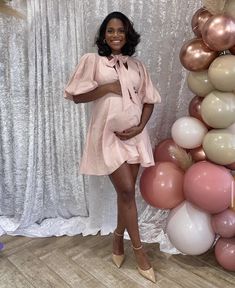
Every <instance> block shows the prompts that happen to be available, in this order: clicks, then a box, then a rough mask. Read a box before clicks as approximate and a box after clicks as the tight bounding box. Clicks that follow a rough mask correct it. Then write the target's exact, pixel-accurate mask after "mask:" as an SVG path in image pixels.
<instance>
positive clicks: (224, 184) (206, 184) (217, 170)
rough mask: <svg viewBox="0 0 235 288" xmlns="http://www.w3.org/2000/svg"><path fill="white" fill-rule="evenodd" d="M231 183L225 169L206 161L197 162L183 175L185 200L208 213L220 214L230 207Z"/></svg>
mask: <svg viewBox="0 0 235 288" xmlns="http://www.w3.org/2000/svg"><path fill="white" fill-rule="evenodd" d="M233 181H234V180H233V177H232V175H231V174H230V173H229V170H228V169H226V168H225V167H223V166H219V165H216V164H213V163H210V162H207V161H200V162H197V163H195V164H193V165H192V166H191V167H190V168H189V169H188V170H187V171H186V173H185V177H184V194H185V198H186V199H187V200H188V201H190V202H192V203H194V204H195V205H197V206H198V207H200V208H201V209H204V210H206V211H208V212H209V213H212V214H215V213H219V212H222V211H223V210H225V209H227V208H228V207H229V205H230V202H231V187H232V184H233Z"/></svg>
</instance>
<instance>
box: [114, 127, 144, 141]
mask: <svg viewBox="0 0 235 288" xmlns="http://www.w3.org/2000/svg"><path fill="white" fill-rule="evenodd" d="M142 131H143V128H142V127H140V126H134V127H131V128H129V129H127V130H125V131H122V132H114V133H115V135H116V136H117V137H118V138H119V139H120V140H122V141H125V140H128V139H131V138H133V137H135V136H136V135H138V134H140V133H141V132H142Z"/></svg>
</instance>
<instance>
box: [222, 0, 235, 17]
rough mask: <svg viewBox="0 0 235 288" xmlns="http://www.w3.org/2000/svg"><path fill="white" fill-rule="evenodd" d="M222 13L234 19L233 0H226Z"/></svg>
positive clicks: (234, 1) (234, 7)
mask: <svg viewBox="0 0 235 288" xmlns="http://www.w3.org/2000/svg"><path fill="white" fill-rule="evenodd" d="M224 13H225V14H226V15H229V16H230V17H233V18H234V19H235V0H227V1H226V3H225V7H224Z"/></svg>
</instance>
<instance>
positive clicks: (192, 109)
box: [188, 96, 204, 122]
mask: <svg viewBox="0 0 235 288" xmlns="http://www.w3.org/2000/svg"><path fill="white" fill-rule="evenodd" d="M203 99H204V98H203V97H199V96H195V97H193V99H192V100H191V101H190V103H189V108H188V111H189V115H190V116H192V117H195V118H197V119H198V120H200V121H202V122H203V120H202V117H201V103H202V100H203Z"/></svg>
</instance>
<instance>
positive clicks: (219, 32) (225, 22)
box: [202, 14, 235, 51]
mask: <svg viewBox="0 0 235 288" xmlns="http://www.w3.org/2000/svg"><path fill="white" fill-rule="evenodd" d="M234 34H235V20H233V18H231V17H229V16H226V15H224V14H223V15H214V16H212V17H211V18H210V19H209V20H208V21H207V22H206V23H205V25H204V26H203V28H202V39H203V41H204V42H205V43H206V45H207V46H208V47H209V48H210V49H211V50H214V51H223V50H226V49H229V48H231V47H232V46H233V45H235V37H234Z"/></svg>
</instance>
